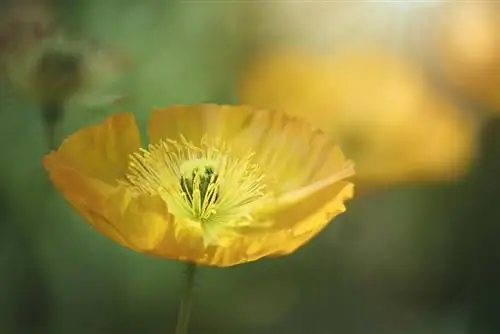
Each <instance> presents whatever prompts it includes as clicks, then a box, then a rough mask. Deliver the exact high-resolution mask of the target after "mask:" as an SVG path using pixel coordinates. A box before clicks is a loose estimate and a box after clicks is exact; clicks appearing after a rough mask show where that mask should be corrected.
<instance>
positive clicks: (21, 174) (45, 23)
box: [0, 0, 500, 334]
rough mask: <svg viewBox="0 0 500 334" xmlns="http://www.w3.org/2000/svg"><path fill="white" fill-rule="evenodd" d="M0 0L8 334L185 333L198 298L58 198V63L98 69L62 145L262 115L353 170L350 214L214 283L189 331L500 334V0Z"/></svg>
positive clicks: (175, 266)
mask: <svg viewBox="0 0 500 334" xmlns="http://www.w3.org/2000/svg"><path fill="white" fill-rule="evenodd" d="M0 4H1V6H0V68H1V72H0V74H1V77H0V79H1V80H0V150H1V152H2V153H1V155H2V158H1V164H0V206H1V208H0V333H1V334H11V333H12V334H17V333H22V334H42V333H43V334H45V333H50V334H58V333H62V334H69V333H74V334H78V333H82V334H83V333H85V334H88V333H92V334H94V333H95V334H109V333H120V334H125V333H172V332H173V329H174V327H175V321H176V316H177V307H178V301H179V298H180V290H181V287H182V281H183V274H182V273H183V268H184V266H183V265H182V264H181V263H177V262H174V261H169V260H162V259H155V258H150V257H148V256H145V255H142V254H136V253H134V252H132V251H130V250H127V249H124V248H122V247H120V246H118V245H116V244H114V243H113V242H112V241H110V240H108V239H107V238H106V237H104V236H102V235H101V234H99V233H97V232H96V231H94V230H92V229H91V228H90V227H89V226H88V225H87V224H86V223H85V222H84V221H83V220H82V218H80V217H79V216H78V215H77V214H76V213H74V212H73V211H72V210H71V209H70V208H69V206H68V205H67V204H66V202H65V201H64V200H63V198H62V197H61V196H60V194H58V193H57V192H56V191H54V190H53V189H52V187H51V185H50V183H49V182H48V180H47V177H46V174H45V172H44V171H43V169H42V167H41V163H40V161H41V157H42V156H43V155H44V154H45V153H46V152H47V151H48V146H47V145H48V142H47V133H46V132H45V128H44V123H43V121H44V119H43V118H42V116H41V109H42V105H43V103H44V97H45V95H44V94H46V90H44V89H42V88H43V87H44V86H47V85H50V84H52V83H54V82H59V81H58V80H61V77H64V76H66V77H65V78H66V79H68V80H69V82H73V81H71V80H72V78H73V76H74V72H71V71H69V72H64V71H62V72H50V73H52V74H50V75H49V74H47V73H49V72H47V73H45V72H43V73H45V74H40V73H42V72H40V71H37V68H38V67H39V66H40V59H41V57H42V56H43V55H44V54H45V53H46V52H48V51H47V50H52V51H53V50H56V51H58V52H61V53H63V54H64V53H65V52H66V53H67V52H70V53H71V54H72V55H75V54H76V55H77V56H78V57H79V59H80V58H81V59H82V60H81V61H80V62H79V63H78V73H79V74H78V78H79V80H78V81H77V82H76V84H75V87H76V89H75V90H74V91H72V92H71V93H66V95H64V94H63V95H64V96H62V97H61V99H62V100H63V102H64V107H65V108H64V118H63V119H62V121H61V122H60V123H59V124H58V127H57V132H56V138H58V139H57V140H59V141H60V140H62V139H63V138H64V137H65V136H67V135H69V134H70V133H71V132H73V131H75V130H76V129H78V128H80V127H82V126H85V125H89V124H92V123H96V122H99V121H100V120H102V119H104V118H105V117H106V116H107V115H110V114H111V113H113V112H116V111H122V110H127V111H132V112H134V113H135V115H136V117H137V119H138V120H139V122H140V123H141V124H142V125H144V124H145V122H146V120H147V117H148V112H149V110H150V109H151V108H152V107H155V106H167V105H171V104H179V103H200V102H216V103H246V104H253V105H255V106H258V107H266V108H276V109H282V110H284V111H286V112H288V113H290V114H292V115H296V116H300V117H305V118H307V119H308V120H309V121H310V122H312V123H313V124H315V125H317V126H318V127H320V128H322V129H323V130H324V131H325V132H327V133H328V134H329V135H331V137H332V140H335V141H337V142H338V143H339V144H340V145H341V146H342V147H343V149H344V151H345V153H346V155H347V156H348V157H350V158H353V159H354V160H355V161H356V163H357V166H358V175H357V176H356V179H355V181H356V185H357V195H356V197H355V198H354V199H353V200H352V201H350V202H349V203H348V210H347V212H346V213H345V214H343V215H342V216H341V217H340V218H337V219H336V220H335V222H334V223H332V224H330V225H329V226H328V227H327V228H326V229H325V230H324V231H323V232H322V233H321V234H320V235H319V236H318V237H317V238H315V239H314V240H313V241H312V242H310V243H309V244H308V245H306V246H304V247H303V248H301V249H300V250H299V251H297V252H296V253H295V254H293V255H291V256H287V257H283V258H279V259H269V260H262V261H258V262H255V263H250V264H245V265H241V266H236V267H233V268H227V269H214V268H203V270H201V271H200V276H199V277H198V286H197V291H196V302H195V305H194V309H193V313H192V322H191V331H190V333H193V334H195V333H217V334H224V333H241V334H245V333H249V334H250V333H260V334H265V333H270V334H271V333H273V334H274V333H288V334H293V333H297V334H330V333H332V334H337V333H341V334H351V333H352V334H357V333H360V334H361V333H362V334H378V333H380V334H392V333H395V334H402V333H405V334H406V333H408V334H410V333H411V334H424V333H425V334H434V333H436V334H462V333H463V334H465V333H467V334H469V333H470V334H483V333H484V334H495V333H500V317H499V316H498V315H499V311H498V310H500V270H498V267H499V266H500V243H499V242H498V238H499V237H500V205H498V203H497V202H498V200H499V198H500V120H499V119H498V116H500V38H499V36H500V7H499V5H498V4H496V3H495V2H494V1H488V2H487V1H479V0H477V1H472V0H471V1H458V0H457V1H453V0H448V1H445V0H443V1H437V0H436V1H424V0H422V1H418V0H416V1H402V0H401V1H395V0H394V1H375V2H363V1H291V0H290V1H245V0H241V1H215V0H214V1H210V0H207V1H202V0H200V1H194V0H185V1H172V0H144V1H123V0H106V1H98V0H85V1H84V0H67V1H63V0H58V1H56V0H32V1H20V0H12V1H7V0H1V1H0ZM68 50H69V51H68ZM63 69H64V68H63ZM62 82H68V81H64V80H63V81H62ZM193 121H195V120H193Z"/></svg>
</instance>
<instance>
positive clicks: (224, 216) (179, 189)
mask: <svg viewBox="0 0 500 334" xmlns="http://www.w3.org/2000/svg"><path fill="white" fill-rule="evenodd" d="M253 156H254V154H253V153H252V152H249V153H248V154H246V155H244V156H239V155H235V154H234V152H232V151H231V149H230V148H229V147H228V146H227V145H226V144H225V143H224V142H223V141H222V140H220V139H215V140H209V139H208V138H206V137H204V138H203V139H202V140H201V142H200V146H196V145H195V144H193V143H191V142H188V141H187V140H186V139H185V138H184V137H181V140H180V141H174V140H171V139H165V140H162V141H160V142H159V143H157V144H154V145H150V146H149V148H148V150H144V149H143V150H141V151H139V152H137V153H134V154H132V155H131V157H130V163H129V173H128V174H127V175H126V176H125V179H124V180H121V181H119V182H120V183H122V184H124V185H126V186H127V187H129V188H131V189H133V191H135V192H137V193H147V194H150V195H159V196H161V198H162V199H163V200H164V201H165V202H166V203H167V205H168V207H169V210H170V211H171V212H172V213H173V214H174V215H177V216H180V217H184V218H187V219H189V220H192V221H196V222H198V223H200V224H202V225H203V226H204V229H205V227H206V226H210V228H212V227H216V228H219V227H221V228H235V227H239V226H245V225H248V224H250V223H251V222H252V205H254V204H255V202H256V201H258V200H260V199H262V198H263V197H265V196H266V195H267V194H268V192H269V191H268V190H267V189H268V188H267V186H266V184H265V183H264V179H265V177H264V174H262V172H261V170H260V168H259V167H258V166H257V165H256V164H253V163H251V162H252V160H253Z"/></svg>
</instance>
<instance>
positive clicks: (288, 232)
mask: <svg viewBox="0 0 500 334" xmlns="http://www.w3.org/2000/svg"><path fill="white" fill-rule="evenodd" d="M148 136H149V146H148V147H147V148H144V149H142V148H140V146H141V145H140V139H139V132H138V129H137V125H136V123H135V120H134V116H133V115H132V114H131V113H119V114H116V115H114V116H111V117H110V118H108V119H106V120H105V121H104V122H103V123H102V124H99V125H96V126H92V127H89V128H85V129H83V130H80V131H79V132H77V133H75V134H73V135H72V136H70V137H69V138H68V139H66V140H65V141H64V142H63V144H62V145H61V147H60V148H59V149H58V150H57V151H54V152H52V153H51V154H49V155H47V156H46V157H45V159H44V165H45V168H46V169H47V171H48V172H49V174H50V178H51V180H52V182H53V183H54V185H55V186H56V188H57V189H58V190H59V191H61V193H62V194H63V196H64V197H65V198H66V200H67V201H68V202H69V203H70V204H71V205H72V206H73V207H74V208H75V210H77V211H78V212H79V213H80V214H81V215H82V216H83V217H84V218H85V219H86V220H87V221H88V222H89V223H90V224H91V225H92V226H94V227H95V228H96V229H97V230H99V231H100V232H101V233H103V234H105V235H106V236H108V237H109V238H111V239H113V240H114V241H116V242H118V243H120V244H122V245H124V246H126V247H129V248H131V249H133V250H136V251H139V252H144V253H148V254H151V255H155V256H160V257H166V258H170V259H178V260H184V261H189V262H194V263H198V264H204V265H211V266H231V265H235V264H239V263H244V262H249V261H254V260H257V259H259V258H262V257H265V256H277V255H284V254H288V253H291V252H293V251H294V250H296V249H297V248H298V247H300V246H301V245H303V244H304V243H306V242H307V241H308V240H310V239H311V238H312V237H314V236H315V235H316V234H317V233H318V232H319V231H320V230H321V229H323V228H324V227H325V226H326V225H327V223H328V222H329V221H330V220H331V219H332V218H334V217H335V216H337V215H338V214H340V213H341V212H343V211H344V210H345V207H344V201H345V200H347V199H349V198H350V197H351V196H352V194H353V185H352V184H351V183H349V182H347V181H345V179H346V178H348V177H350V176H352V175H353V173H354V170H353V165H352V163H351V162H350V161H346V160H345V158H344V156H343V154H342V152H341V151H340V149H339V148H338V147H336V146H334V145H332V144H331V143H330V141H329V140H328V138H326V137H325V135H324V134H323V133H322V132H320V131H318V130H315V129H314V128H312V127H311V126H310V125H308V123H306V122H304V121H301V120H299V119H296V118H291V117H289V116H286V115H284V114H282V113H278V112H272V111H266V110H255V109H253V108H251V107H244V106H217V105H194V106H174V107H170V108H166V109H157V110H154V111H153V113H152V115H151V117H150V120H149V130H148Z"/></svg>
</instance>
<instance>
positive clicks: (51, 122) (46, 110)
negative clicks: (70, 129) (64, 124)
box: [42, 103, 64, 150]
mask: <svg viewBox="0 0 500 334" xmlns="http://www.w3.org/2000/svg"><path fill="white" fill-rule="evenodd" d="M63 115H64V108H63V105H62V103H45V104H43V105H42V122H43V123H44V126H45V132H46V133H45V134H46V136H47V141H48V145H49V150H53V149H56V148H57V135H56V132H57V126H58V125H59V123H60V122H61V119H62V117H63Z"/></svg>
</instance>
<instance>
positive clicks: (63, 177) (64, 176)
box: [44, 152, 170, 251]
mask: <svg viewBox="0 0 500 334" xmlns="http://www.w3.org/2000/svg"><path fill="white" fill-rule="evenodd" d="M44 166H45V168H46V169H47V171H48V172H49V174H50V178H51V180H52V182H53V184H54V185H55V187H56V188H57V189H58V190H59V191H60V192H61V193H62V195H63V196H64V198H65V199H66V200H67V201H68V202H69V203H70V204H71V206H72V207H73V208H74V209H75V210H76V211H77V212H78V213H80V214H81V215H82V216H83V217H84V218H85V219H86V220H87V221H88V222H89V223H90V224H91V225H92V226H93V227H95V228H96V229H97V230H98V231H99V232H101V233H102V234H104V235H106V236H107V237H109V238H110V239H112V240H114V241H115V242H117V243H119V244H122V245H124V246H126V247H129V248H131V249H134V250H136V251H147V250H151V249H153V248H155V247H156V245H157V244H158V243H159V242H160V241H161V240H162V238H163V235H164V234H165V230H166V228H167V224H168V222H169V220H170V215H169V213H168V211H167V208H166V205H165V203H164V202H163V201H162V200H161V199H160V198H159V197H157V196H156V197H151V196H148V195H141V196H132V194H131V193H130V192H129V191H128V190H127V189H125V188H123V187H120V186H111V185H109V184H107V183H105V182H103V181H101V180H99V179H95V178H92V177H90V176H88V175H86V174H85V173H83V172H82V171H80V170H78V169H77V168H75V166H73V165H71V163H70V162H69V161H68V160H66V159H65V157H63V156H62V155H61V154H59V153H58V152H55V153H53V154H51V155H48V156H47V157H45V159H44Z"/></svg>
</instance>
